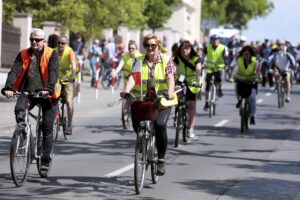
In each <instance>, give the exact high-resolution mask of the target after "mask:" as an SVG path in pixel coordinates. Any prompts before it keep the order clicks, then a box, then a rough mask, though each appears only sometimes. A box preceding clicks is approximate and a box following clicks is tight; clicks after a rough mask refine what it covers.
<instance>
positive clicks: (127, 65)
mask: <svg viewBox="0 0 300 200" xmlns="http://www.w3.org/2000/svg"><path fill="white" fill-rule="evenodd" d="M141 55H142V54H141V53H140V52H138V53H136V54H135V55H134V58H137V57H139V56H141ZM132 60H133V59H132V58H131V57H130V54H129V53H126V54H125V55H124V66H123V77H124V81H125V83H126V82H127V81H128V78H129V76H130V73H131V69H132V65H133V64H134V63H133V62H132Z"/></svg>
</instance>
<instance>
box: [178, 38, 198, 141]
mask: <svg viewBox="0 0 300 200" xmlns="http://www.w3.org/2000/svg"><path fill="white" fill-rule="evenodd" d="M174 63H175V64H176V65H177V73H176V80H178V79H179V78H180V77H184V81H185V82H186V83H187V84H188V87H187V94H186V100H187V107H188V115H189V129H188V134H187V136H188V137H189V138H193V137H195V134H194V132H193V129H194V126H195V119H196V102H197V101H196V100H197V96H198V95H199V93H200V87H193V86H192V84H197V85H200V84H201V83H200V81H201V68H202V66H201V59H200V57H199V56H198V55H197V53H196V51H195V50H194V49H193V47H192V44H191V42H190V41H188V40H184V41H182V42H181V44H180V46H179V48H178V49H177V50H176V52H175V54H174Z"/></svg>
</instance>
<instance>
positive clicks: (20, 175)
mask: <svg viewBox="0 0 300 200" xmlns="http://www.w3.org/2000/svg"><path fill="white" fill-rule="evenodd" d="M40 92H41V90H37V91H35V92H33V93H29V92H15V93H14V97H15V98H16V97H19V96H27V97H32V98H43V97H41V93H40ZM37 107H38V112H37V115H35V114H33V113H32V112H30V111H29V108H27V109H26V110H25V121H24V122H20V123H18V124H17V125H16V128H15V130H14V133H13V136H12V140H11V147H10V171H11V175H12V179H13V182H14V184H15V185H16V186H17V187H21V186H23V185H24V183H25V182H26V181H27V177H28V171H29V168H30V164H31V163H32V162H33V160H34V159H35V160H36V164H37V169H38V172H39V175H40V176H41V177H47V176H48V170H43V169H42V168H41V157H42V150H43V134H42V129H41V125H42V108H41V106H40V105H39V104H37ZM29 116H30V117H32V118H33V119H34V120H36V122H37V124H36V134H35V136H34V135H33V134H32V129H31V123H30V120H29ZM51 155H52V153H51Z"/></svg>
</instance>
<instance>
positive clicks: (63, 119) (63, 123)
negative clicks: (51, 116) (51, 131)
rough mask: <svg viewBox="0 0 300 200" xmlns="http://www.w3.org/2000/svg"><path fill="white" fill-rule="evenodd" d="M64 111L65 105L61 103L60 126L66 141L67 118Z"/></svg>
mask: <svg viewBox="0 0 300 200" xmlns="http://www.w3.org/2000/svg"><path fill="white" fill-rule="evenodd" d="M65 110H66V104H65V103H63V104H62V106H61V116H60V126H62V131H63V134H64V139H65V140H68V136H69V135H68V134H67V117H66V116H65V115H66V114H65Z"/></svg>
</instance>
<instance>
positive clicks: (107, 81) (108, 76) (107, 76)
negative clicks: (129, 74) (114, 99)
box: [99, 64, 122, 89]
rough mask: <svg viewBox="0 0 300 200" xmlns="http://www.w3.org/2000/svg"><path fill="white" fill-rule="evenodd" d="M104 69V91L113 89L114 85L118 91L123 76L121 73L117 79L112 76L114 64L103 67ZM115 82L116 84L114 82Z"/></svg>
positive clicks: (102, 80)
mask: <svg viewBox="0 0 300 200" xmlns="http://www.w3.org/2000/svg"><path fill="white" fill-rule="evenodd" d="M103 67H104V68H101V70H100V75H102V76H100V75H99V77H101V84H102V87H103V88H104V89H109V88H111V86H112V85H114V88H115V89H117V88H118V87H119V86H120V83H121V79H122V75H121V74H120V73H119V74H118V75H117V76H116V77H113V76H112V64H106V65H103ZM113 80H114V82H113Z"/></svg>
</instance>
